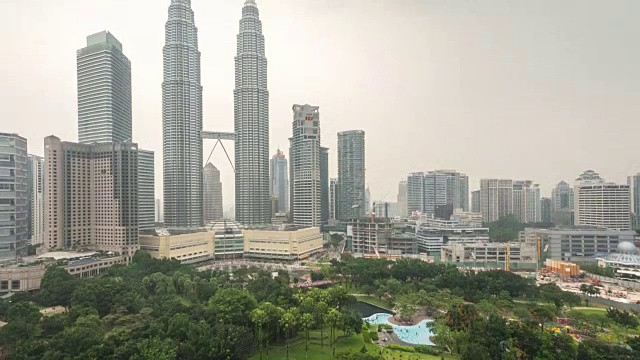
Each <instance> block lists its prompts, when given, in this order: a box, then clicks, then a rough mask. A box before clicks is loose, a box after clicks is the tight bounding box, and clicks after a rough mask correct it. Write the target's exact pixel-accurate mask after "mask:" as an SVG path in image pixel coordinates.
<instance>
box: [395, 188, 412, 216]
mask: <svg viewBox="0 0 640 360" xmlns="http://www.w3.org/2000/svg"><path fill="white" fill-rule="evenodd" d="M397 200H398V201H397V208H398V216H400V217H401V218H406V217H407V216H409V214H408V213H407V182H406V181H400V183H399V184H398V198H397Z"/></svg>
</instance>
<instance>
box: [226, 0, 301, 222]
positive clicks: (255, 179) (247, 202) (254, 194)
mask: <svg viewBox="0 0 640 360" xmlns="http://www.w3.org/2000/svg"><path fill="white" fill-rule="evenodd" d="M237 40H238V48H237V54H236V57H235V72H236V83H235V90H234V91H233V100H234V119H235V121H234V122H235V134H236V141H235V170H236V172H235V175H236V201H235V204H236V221H238V222H240V223H241V224H243V225H244V226H252V225H262V224H268V223H270V222H271V196H270V194H269V91H268V90H267V58H266V57H265V45H264V35H263V34H262V22H261V21H260V12H259V11H258V6H257V5H256V2H255V0H246V1H245V3H244V7H243V8H242V18H241V19H240V33H239V34H238V38H237ZM290 181H293V180H290Z"/></svg>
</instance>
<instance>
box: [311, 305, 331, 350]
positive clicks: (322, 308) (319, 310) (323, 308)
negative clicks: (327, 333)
mask: <svg viewBox="0 0 640 360" xmlns="http://www.w3.org/2000/svg"><path fill="white" fill-rule="evenodd" d="M328 310H329V306H328V305H327V303H326V302H324V301H319V302H318V303H317V305H316V307H315V309H314V311H315V315H316V321H317V323H318V325H320V347H321V348H324V323H325V316H326V314H327V311H328Z"/></svg>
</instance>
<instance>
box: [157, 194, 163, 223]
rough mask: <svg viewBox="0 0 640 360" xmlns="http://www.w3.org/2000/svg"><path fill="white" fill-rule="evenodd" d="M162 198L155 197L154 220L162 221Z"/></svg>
mask: <svg viewBox="0 0 640 360" xmlns="http://www.w3.org/2000/svg"><path fill="white" fill-rule="evenodd" d="M163 211H164V207H163V206H162V200H160V199H156V222H159V223H161V222H164V216H163Z"/></svg>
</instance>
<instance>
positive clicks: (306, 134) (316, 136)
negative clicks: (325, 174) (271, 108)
mask: <svg viewBox="0 0 640 360" xmlns="http://www.w3.org/2000/svg"><path fill="white" fill-rule="evenodd" d="M292 132H293V136H292V137H291V138H290V139H289V140H290V142H291V149H290V156H289V157H290V159H291V164H290V165H291V174H292V176H291V179H290V181H291V188H292V192H291V214H292V219H293V223H294V224H295V225H299V226H311V227H317V226H320V225H321V222H322V208H321V207H322V184H321V177H320V112H319V108H318V107H317V106H311V105H293V124H292Z"/></svg>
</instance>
